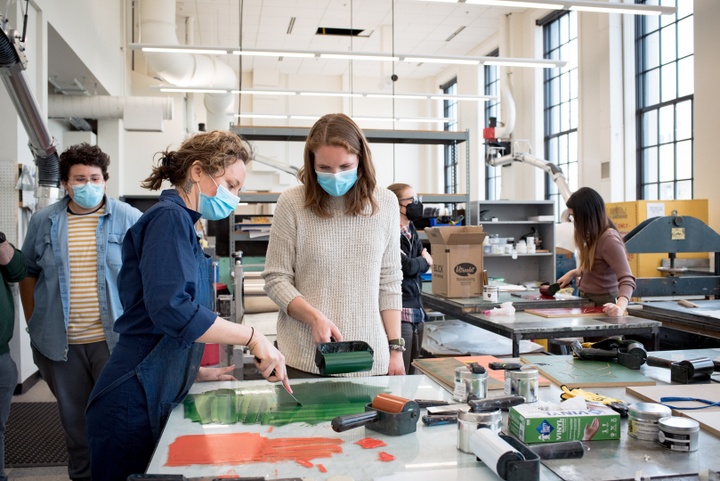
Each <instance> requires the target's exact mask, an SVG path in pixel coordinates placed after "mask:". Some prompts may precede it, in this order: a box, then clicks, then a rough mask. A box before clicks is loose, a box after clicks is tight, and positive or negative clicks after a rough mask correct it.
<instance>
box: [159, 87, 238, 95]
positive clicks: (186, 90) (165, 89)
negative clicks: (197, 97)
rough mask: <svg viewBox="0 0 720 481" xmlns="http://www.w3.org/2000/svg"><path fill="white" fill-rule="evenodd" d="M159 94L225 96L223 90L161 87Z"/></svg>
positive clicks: (225, 91)
mask: <svg viewBox="0 0 720 481" xmlns="http://www.w3.org/2000/svg"><path fill="white" fill-rule="evenodd" d="M160 91H161V92H168V93H192V94H226V93H228V91H227V90H225V89H210V88H194V87H161V88H160Z"/></svg>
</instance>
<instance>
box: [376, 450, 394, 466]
mask: <svg viewBox="0 0 720 481" xmlns="http://www.w3.org/2000/svg"><path fill="white" fill-rule="evenodd" d="M378 459H379V460H380V461H383V462H385V463H388V462H390V461H395V456H393V455H392V454H389V453H386V452H385V451H380V452H379V453H378Z"/></svg>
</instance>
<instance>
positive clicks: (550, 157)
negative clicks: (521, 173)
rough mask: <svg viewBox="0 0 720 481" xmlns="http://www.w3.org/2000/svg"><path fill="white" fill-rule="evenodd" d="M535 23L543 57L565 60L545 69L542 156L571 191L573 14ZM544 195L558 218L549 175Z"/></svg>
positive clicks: (574, 175)
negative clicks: (561, 64)
mask: <svg viewBox="0 0 720 481" xmlns="http://www.w3.org/2000/svg"><path fill="white" fill-rule="evenodd" d="M538 24H539V25H542V27H543V51H544V57H545V58H549V59H556V60H565V61H566V62H567V63H566V65H565V67H562V68H555V69H546V70H545V81H544V90H545V94H544V98H545V116H544V117H545V158H546V160H547V161H548V162H550V163H552V164H555V165H556V166H557V167H559V168H560V170H562V172H563V174H564V175H565V179H566V180H567V183H568V187H569V188H570V190H571V191H573V190H576V189H577V185H578V134H577V129H578V68H577V57H578V54H577V47H578V40H577V15H576V13H575V12H574V11H570V12H564V13H555V14H551V15H549V16H547V17H545V18H543V19H541V20H539V21H538ZM545 198H547V199H550V200H554V201H555V211H556V218H557V219H558V220H559V218H560V214H561V213H562V211H563V210H564V209H565V201H564V200H563V199H562V197H561V196H560V192H559V191H558V189H557V186H556V185H555V182H554V181H553V179H552V178H551V177H550V176H549V175H547V176H546V177H545Z"/></svg>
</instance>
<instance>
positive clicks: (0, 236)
mask: <svg viewBox="0 0 720 481" xmlns="http://www.w3.org/2000/svg"><path fill="white" fill-rule="evenodd" d="M6 240H7V238H6V237H5V233H4V232H0V244H2V243H3V242H5V241H6Z"/></svg>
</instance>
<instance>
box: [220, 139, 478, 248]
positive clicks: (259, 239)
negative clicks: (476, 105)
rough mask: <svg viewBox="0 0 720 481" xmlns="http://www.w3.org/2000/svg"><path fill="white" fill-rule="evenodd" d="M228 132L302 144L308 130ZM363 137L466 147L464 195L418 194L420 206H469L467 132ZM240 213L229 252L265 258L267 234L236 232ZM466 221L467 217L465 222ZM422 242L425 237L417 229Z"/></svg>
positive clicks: (253, 198)
mask: <svg viewBox="0 0 720 481" xmlns="http://www.w3.org/2000/svg"><path fill="white" fill-rule="evenodd" d="M231 130H232V131H233V132H235V133H236V134H238V135H240V136H242V137H243V138H244V139H245V140H247V141H258V142H278V141H280V142H305V141H306V140H307V136H308V134H309V133H310V128H308V127H261V126H258V127H255V126H239V125H236V126H233V127H231ZM363 133H364V134H365V138H366V139H367V141H368V143H370V144H371V148H372V144H417V145H448V146H457V145H459V144H465V179H466V185H465V193H464V194H426V193H418V195H421V196H422V198H423V204H444V205H448V204H451V205H458V204H463V205H465V207H466V209H465V210H466V211H467V206H468V205H469V204H470V193H469V192H470V132H469V131H467V130H466V131H462V132H453V131H443V130H379V129H363ZM451 150H452V152H454V155H455V156H459V155H460V153H459V149H457V148H453V149H451ZM279 196H280V193H278V192H242V193H240V202H244V203H248V204H274V203H276V202H277V200H278V197H279ZM237 217H240V214H235V215H234V216H230V250H231V251H234V250H242V251H243V252H248V251H249V252H252V254H250V255H265V254H264V252H265V250H266V249H267V241H268V240H269V235H260V234H258V233H257V232H256V233H254V234H250V233H249V231H247V230H242V229H236V218H237ZM466 222H467V214H465V220H464V221H463V223H466ZM419 235H420V237H421V239H425V234H424V233H423V232H422V230H421V229H419Z"/></svg>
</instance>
